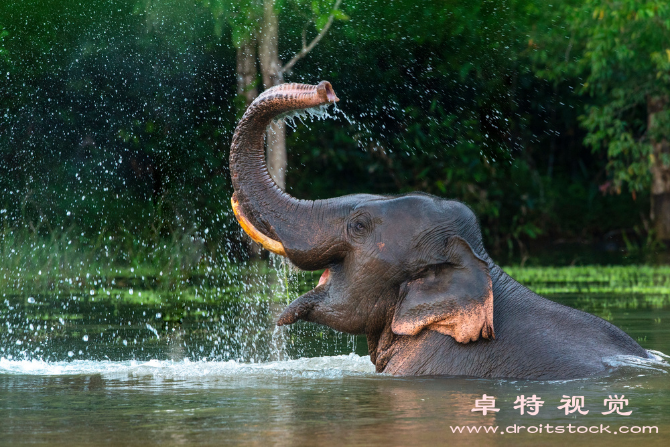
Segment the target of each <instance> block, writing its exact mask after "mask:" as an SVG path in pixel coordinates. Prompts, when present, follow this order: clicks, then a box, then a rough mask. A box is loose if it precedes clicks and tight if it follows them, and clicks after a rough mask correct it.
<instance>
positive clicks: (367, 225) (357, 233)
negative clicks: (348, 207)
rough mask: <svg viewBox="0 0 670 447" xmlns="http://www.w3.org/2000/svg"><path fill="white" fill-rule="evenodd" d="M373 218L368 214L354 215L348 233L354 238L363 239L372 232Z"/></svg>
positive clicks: (348, 226)
mask: <svg viewBox="0 0 670 447" xmlns="http://www.w3.org/2000/svg"><path fill="white" fill-rule="evenodd" d="M371 229H372V220H371V219H370V216H368V215H367V214H359V215H357V216H354V218H352V219H351V220H350V221H349V224H348V225H347V233H348V234H349V237H351V238H352V239H353V240H357V241H359V242H360V241H361V240H362V239H363V238H365V236H367V235H368V234H369V233H370V230H371Z"/></svg>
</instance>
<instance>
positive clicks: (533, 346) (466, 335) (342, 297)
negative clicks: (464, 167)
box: [230, 81, 652, 380]
mask: <svg viewBox="0 0 670 447" xmlns="http://www.w3.org/2000/svg"><path fill="white" fill-rule="evenodd" d="M337 101H339V99H338V97H337V95H336V94H335V92H334V90H333V87H332V86H331V84H330V83H329V82H327V81H322V82H321V83H319V84H318V85H304V84H282V85H279V86H276V87H273V88H270V89H268V90H266V91H265V92H263V93H262V94H261V95H260V96H258V97H257V98H256V100H255V101H254V102H253V103H252V104H251V105H250V106H249V107H248V108H247V110H246V112H245V114H244V116H243V117H242V118H241V120H240V121H239V123H238V125H237V128H236V130H235V133H234V135H233V138H232V143H231V150H230V174H231V179H232V184H233V188H234V193H233V196H232V199H231V201H232V207H233V211H234V214H235V216H236V218H237V221H238V222H239V223H240V225H241V226H242V228H243V229H244V230H245V231H246V233H247V234H248V235H249V236H250V237H251V238H252V239H253V240H254V241H256V242H258V243H260V244H261V245H262V246H263V247H265V248H266V249H268V250H270V251H272V252H274V253H277V254H279V255H282V256H285V257H287V258H288V259H289V260H290V262H291V263H292V264H294V265H295V266H296V267H297V268H299V269H302V270H308V271H315V270H324V269H325V270H324V272H323V274H322V275H321V278H320V280H319V282H318V285H317V286H316V287H315V288H314V289H313V290H311V291H309V292H308V293H306V294H304V295H302V296H300V297H299V298H297V299H296V300H295V301H293V302H292V303H291V304H289V305H288V307H287V308H286V310H284V311H283V313H282V314H281V315H280V316H279V318H278V321H277V325H279V326H281V325H288V324H292V323H295V322H296V321H298V320H304V321H308V322H313V323H318V324H322V325H326V326H329V327H331V328H333V329H335V330H337V331H341V332H346V333H349V334H357V335H365V336H366V338H367V344H368V351H369V354H370V360H371V361H372V363H373V364H374V365H375V369H376V371H377V372H380V373H386V374H391V375H401V376H420V375H446V376H472V377H481V378H517V379H536V380H554V379H574V378H583V377H587V376H593V375H603V374H607V373H608V372H609V371H610V370H611V368H612V367H611V364H612V362H609V360H608V359H610V358H612V357H616V356H636V357H641V358H652V355H651V354H650V353H648V352H647V351H646V350H645V349H643V348H642V347H641V346H640V345H639V344H638V343H636V342H635V341H634V340H633V339H632V338H631V337H630V336H628V335H627V334H626V333H625V332H623V331H622V330H620V329H619V328H617V327H616V326H614V325H613V324H611V323H609V322H607V321H605V320H603V319H601V318H599V317H596V316H594V315H591V314H588V313H585V312H582V311H579V310H576V309H573V308H570V307H567V306H563V305H561V304H558V303H555V302H553V301H550V300H548V299H546V298H543V297H541V296H539V295H537V294H535V293H533V292H532V291H531V290H529V289H527V288H526V287H524V286H522V285H521V284H519V283H518V282H517V281H515V280H514V279H512V278H511V277H510V276H509V275H507V274H506V273H505V272H504V271H503V270H502V269H501V268H500V267H499V266H498V265H496V264H495V263H494V262H493V260H492V259H491V257H490V256H489V255H488V253H487V252H486V250H485V248H484V245H483V241H482V235H481V230H480V227H479V223H478V221H477V218H476V216H475V214H474V213H473V211H472V210H471V209H470V208H469V207H468V206H467V205H465V204H463V203H461V202H459V201H456V200H446V199H443V198H440V197H436V196H433V195H429V194H425V193H421V192H413V193H409V194H404V195H395V196H391V195H390V196H384V195H373V194H353V195H346V196H342V197H337V198H331V199H325V200H314V201H312V200H300V199H297V198H294V197H292V196H291V195H289V194H288V193H286V192H285V191H282V190H281V189H279V188H278V187H277V185H276V184H275V182H274V181H273V180H272V178H271V176H270V174H269V172H268V169H267V166H266V162H265V154H264V138H265V131H266V128H267V126H268V125H269V124H270V123H271V122H272V120H273V119H277V118H278V117H282V116H286V115H289V114H291V113H296V112H300V111H304V110H306V109H311V108H319V107H325V106H327V105H330V104H334V103H335V102H337Z"/></svg>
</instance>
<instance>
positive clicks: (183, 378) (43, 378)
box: [0, 294, 670, 446]
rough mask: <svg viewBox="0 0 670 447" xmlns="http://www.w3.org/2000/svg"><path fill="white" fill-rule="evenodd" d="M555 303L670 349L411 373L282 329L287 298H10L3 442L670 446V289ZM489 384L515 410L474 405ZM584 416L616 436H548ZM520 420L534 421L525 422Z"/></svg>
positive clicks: (1, 365)
mask: <svg viewBox="0 0 670 447" xmlns="http://www.w3.org/2000/svg"><path fill="white" fill-rule="evenodd" d="M552 299H555V300H557V301H560V302H563V303H564V304H568V305H571V306H573V307H577V308H580V309H583V310H586V311H589V312H592V313H595V314H598V315H600V316H602V317H604V318H607V319H608V320H609V321H611V322H613V323H614V324H616V325H618V326H619V327H621V328H623V329H624V330H625V331H626V332H628V333H629V334H630V335H631V336H633V337H634V338H635V339H636V340H638V342H639V343H640V344H641V345H642V346H643V347H645V348H647V349H651V350H654V352H655V353H656V355H657V359H655V360H648V361H642V360H639V359H630V358H628V359H626V358H619V359H611V363H612V365H613V366H616V367H617V369H616V370H615V371H614V372H613V373H612V374H610V375H608V376H606V377H599V378H589V379H582V380H573V381H520V380H484V379H474V378H462V377H419V378H416V377H414V378H397V377H391V376H386V375H379V374H376V373H374V368H373V366H372V364H371V363H370V361H369V358H368V357H367V355H366V354H367V352H366V346H365V340H364V339H363V338H361V337H351V336H347V335H342V334H337V333H335V332H333V331H330V330H328V329H325V328H323V327H320V326H316V325H311V324H299V325H297V326H295V327H291V328H286V329H282V330H279V329H276V328H275V327H274V326H273V324H272V323H273V319H274V318H276V315H277V314H278V313H279V312H280V311H281V309H282V306H283V304H282V303H273V302H271V301H268V300H246V301H245V300H238V301H230V300H223V301H217V300H208V299H204V300H203V301H202V302H201V303H200V304H198V305H197V306H196V305H194V304H193V303H190V304H188V305H183V306H182V305H181V304H179V305H174V306H172V307H171V305H168V304H166V303H165V302H163V303H156V304H154V305H150V304H141V305H140V304H138V303H135V304H133V303H130V302H125V304H124V303H123V302H119V301H110V300H102V299H100V300H98V301H95V300H94V301H91V300H90V299H84V298H83V297H82V299H79V300H70V301H68V302H67V303H66V304H67V306H66V311H64V310H63V306H62V303H61V306H54V304H55V303H54V301H53V300H50V299H49V297H48V296H41V297H33V300H30V301H28V300H27V297H25V296H18V295H17V296H15V297H5V304H4V308H2V312H3V313H2V314H0V317H2V320H1V321H0V323H1V324H2V326H1V327H2V328H3V329H2V331H1V332H0V349H1V350H2V351H1V352H0V427H1V429H0V432H1V433H2V436H1V437H0V444H2V445H22V444H32V445H39V444H43V445H47V444H48V445H68V446H72V445H75V446H76V445H158V444H160V445H184V444H186V445H195V444H197V445H268V444H270V445H453V444H456V445H460V444H466V445H481V444H482V443H486V444H489V445H537V444H538V443H540V444H544V445H565V444H567V443H570V444H577V445H614V446H619V445H630V444H631V443H633V442H635V443H639V445H667V443H668V441H669V440H670V435H669V433H670V380H668V379H669V377H670V376H669V375H668V373H669V372H670V367H669V366H668V363H667V357H665V355H664V354H663V353H664V352H666V353H667V352H670V329H669V328H668V325H667V321H670V320H669V319H670V306H669V305H668V303H667V300H665V299H664V298H662V299H660V300H659V299H645V297H643V296H639V295H625V294H619V295H612V294H610V295H606V294H577V295H575V294H565V295H554V296H552ZM186 307H189V308H191V309H189V310H188V311H186ZM10 308H11V310H10ZM180 309H181V310H180ZM158 314H160V316H157V315H158ZM166 314H174V315H176V316H178V317H179V318H172V317H170V318H168V319H165V318H164V317H165V315H166ZM59 319H60V320H62V321H59ZM31 325H32V329H31ZM38 326H39V327H38ZM52 328H53V329H52ZM10 329H11V331H10ZM484 394H486V395H488V396H493V397H494V398H495V405H496V407H497V408H499V409H500V411H499V412H497V413H493V414H487V415H486V416H484V415H482V414H481V413H477V412H472V411H471V410H472V409H473V408H475V406H476V405H475V404H476V402H475V401H476V400H477V399H481V398H482V395H484ZM521 395H523V396H526V397H531V396H532V395H535V396H537V397H538V399H540V400H542V401H544V404H543V406H542V407H540V408H539V412H538V414H537V415H535V416H532V415H528V414H524V415H521V414H520V410H519V409H514V406H515V401H516V399H517V397H518V396H521ZM622 395H623V396H624V398H625V399H627V400H628V404H627V405H626V406H625V408H623V409H622V410H621V411H622V412H625V411H632V413H631V414H630V415H629V416H623V415H619V414H617V413H616V412H614V413H612V414H606V415H604V414H602V413H603V412H607V411H608V409H609V407H608V406H607V405H605V402H604V401H605V399H608V398H609V397H610V396H612V397H613V398H614V397H615V396H618V397H621V396H622ZM564 396H583V397H584V401H585V406H584V408H585V409H586V410H588V411H589V413H588V414H585V415H582V414H579V413H573V414H570V415H565V413H564V410H562V409H558V408H557V407H559V406H561V405H562V403H561V400H562V399H563V397H564ZM568 424H572V429H573V430H577V428H578V427H580V426H584V427H587V428H588V427H596V430H600V429H601V426H602V428H603V429H604V430H605V432H604V433H597V434H594V433H587V434H579V433H574V434H570V433H562V434H556V433H552V434H548V433H546V431H547V425H550V426H551V428H550V431H555V430H556V427H557V426H563V427H564V429H565V431H566V432H567V431H569V425H568ZM515 426H516V427H517V430H518V431H520V432H521V433H517V434H515V433H510V431H514V427H515ZM519 426H524V427H525V428H523V429H519V428H518V427H519ZM539 426H542V429H543V432H542V433H535V434H530V433H528V432H527V431H528V427H539ZM622 426H626V427H631V428H633V427H640V430H645V431H647V433H639V434H623V433H620V432H619V431H620V430H621V427H622ZM468 427H472V428H470V429H468ZM479 427H489V430H493V429H495V430H496V431H495V433H484V432H483V430H484V429H483V428H482V429H480V428H479ZM496 427H497V428H496ZM643 427H656V429H657V430H658V433H648V431H650V430H651V431H655V429H652V428H648V429H645V428H643ZM459 429H463V430H466V431H467V430H476V429H479V430H482V432H481V433H467V432H466V433H458V430H459ZM538 429H539V428H538ZM633 429H634V428H633ZM532 430H534V429H533V428H531V431H532ZM606 430H609V432H610V433H607V432H606ZM624 430H625V429H624ZM454 431H456V433H454ZM501 432H504V434H501ZM614 432H616V434H615V433H614Z"/></svg>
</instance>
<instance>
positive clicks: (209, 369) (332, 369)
mask: <svg viewBox="0 0 670 447" xmlns="http://www.w3.org/2000/svg"><path fill="white" fill-rule="evenodd" d="M374 373H375V368H374V365H373V364H372V362H370V357H368V356H359V355H356V354H349V355H338V356H326V357H313V358H302V359H296V360H282V361H274V362H267V363H244V362H238V361H235V360H229V361H226V362H210V361H197V362H191V361H189V360H188V359H186V360H182V361H170V360H150V361H147V362H138V361H125V362H112V361H91V360H75V361H72V362H45V361H43V360H8V359H6V358H4V357H0V374H12V375H33V376H74V375H92V374H99V375H101V376H102V377H104V378H107V379H118V380H123V379H131V378H137V377H147V376H149V377H152V378H154V379H185V378H190V379H193V378H204V377H211V378H225V377H234V376H244V377H250V376H253V377H265V376H267V377H277V376H285V377H308V378H340V377H345V376H352V375H368V374H374Z"/></svg>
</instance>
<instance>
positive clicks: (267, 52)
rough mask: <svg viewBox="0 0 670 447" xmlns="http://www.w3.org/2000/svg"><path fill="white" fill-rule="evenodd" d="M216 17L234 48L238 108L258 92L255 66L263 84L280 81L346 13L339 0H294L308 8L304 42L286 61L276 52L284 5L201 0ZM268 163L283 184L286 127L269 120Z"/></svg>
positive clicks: (274, 1) (263, 1) (250, 0)
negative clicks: (313, 31)
mask: <svg viewBox="0 0 670 447" xmlns="http://www.w3.org/2000/svg"><path fill="white" fill-rule="evenodd" d="M203 3H204V5H205V6H206V7H208V8H209V9H210V10H211V11H212V13H213V14H214V16H215V18H216V19H217V33H219V34H221V32H222V29H223V24H224V23H227V24H228V25H230V27H231V28H232V38H233V45H234V46H235V48H236V49H237V93H238V97H239V98H240V99H241V101H239V102H240V104H239V105H240V109H241V110H244V108H246V106H248V105H249V104H251V102H252V101H253V100H254V99H255V98H256V96H258V88H257V85H258V70H257V60H258V66H260V71H261V78H262V82H263V86H264V88H265V89H268V88H271V87H274V86H276V85H279V84H282V83H283V82H284V74H286V73H289V72H290V70H291V69H292V68H293V66H294V65H295V64H296V63H297V62H298V61H299V60H300V59H302V58H303V57H305V56H306V55H307V54H308V53H309V52H310V51H312V50H313V49H314V47H315V46H316V45H317V44H318V43H319V41H320V40H321V39H322V38H323V37H324V36H325V35H326V34H327V33H328V30H329V29H330V27H331V25H332V23H333V21H334V20H335V19H338V20H346V19H348V17H347V16H346V15H345V14H344V13H343V12H342V11H341V10H340V5H341V4H342V0H334V1H333V0H315V1H312V2H310V3H308V2H306V1H304V0H294V1H293V2H291V3H293V6H294V7H297V8H298V9H299V10H300V11H303V12H304V11H310V13H309V14H308V15H307V17H305V18H306V23H305V26H304V27H303V33H302V48H301V49H300V51H298V52H297V53H296V54H295V55H294V56H293V57H292V58H291V59H290V60H289V61H288V62H287V63H286V64H283V63H282V61H281V59H280V56H279V18H278V12H279V10H280V9H281V8H282V6H283V5H281V4H280V2H278V1H277V0H244V1H241V2H231V1H230V0H204V1H203ZM310 24H314V26H315V28H316V32H317V34H316V35H315V36H314V37H313V38H312V40H311V41H310V43H309V44H308V43H307V31H308V25H310ZM266 140H267V160H268V169H269V171H270V174H271V175H272V177H273V179H274V180H275V182H276V183H277V185H278V186H279V187H280V188H282V189H284V188H285V186H286V167H287V156H286V132H285V128H284V125H283V123H273V124H272V125H271V126H270V128H269V129H268V133H267V138H266Z"/></svg>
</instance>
